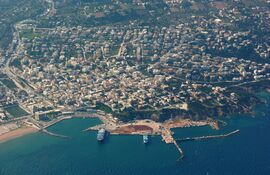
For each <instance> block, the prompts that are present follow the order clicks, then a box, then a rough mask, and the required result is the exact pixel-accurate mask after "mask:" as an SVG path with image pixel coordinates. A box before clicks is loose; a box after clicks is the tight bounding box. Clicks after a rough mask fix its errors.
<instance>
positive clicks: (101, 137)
mask: <svg viewBox="0 0 270 175" xmlns="http://www.w3.org/2000/svg"><path fill="white" fill-rule="evenodd" d="M105 133H106V130H105V129H103V128H102V129H100V130H98V133H97V140H98V141H103V140H104V137H105Z"/></svg>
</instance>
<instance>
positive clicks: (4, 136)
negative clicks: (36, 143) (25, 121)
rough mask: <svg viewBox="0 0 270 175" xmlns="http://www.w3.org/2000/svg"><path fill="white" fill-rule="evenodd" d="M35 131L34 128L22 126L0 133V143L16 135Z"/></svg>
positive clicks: (19, 135)
mask: <svg viewBox="0 0 270 175" xmlns="http://www.w3.org/2000/svg"><path fill="white" fill-rule="evenodd" d="M37 131H38V130H37V129H36V128H32V127H27V126H24V127H21V128H18V129H15V130H13V131H10V132H7V133H4V134H2V135H0V143H3V142H5V141H8V140H11V139H14V138H17V137H21V136H23V135H26V134H30V133H34V132H37Z"/></svg>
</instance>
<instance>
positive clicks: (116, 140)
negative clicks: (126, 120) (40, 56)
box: [0, 94, 270, 175]
mask: <svg viewBox="0 0 270 175" xmlns="http://www.w3.org/2000/svg"><path fill="white" fill-rule="evenodd" d="M261 96H262V97H264V98H266V99H267V100H268V102H270V96H269V95H266V94H261ZM255 111H256V112H257V113H256V115H257V117H256V118H252V117H249V116H240V117H239V116H238V117H236V118H233V119H230V120H227V122H228V125H227V126H224V127H222V128H221V130H219V131H214V130H212V129H210V128H209V127H193V128H185V129H175V130H174V132H175V135H174V137H175V138H181V137H186V136H201V135H211V134H220V133H226V132H229V131H233V130H235V129H240V130H241V131H240V133H238V134H236V135H233V136H231V137H227V138H221V139H212V140H204V141H190V142H182V143H180V146H181V147H182V149H183V150H184V152H185V158H184V159H183V160H182V161H180V162H177V161H176V160H177V159H178V157H179V153H178V151H177V149H176V148H175V147H174V145H167V144H165V143H164V142H162V141H161V137H159V136H154V137H151V139H150V140H151V141H150V143H149V144H148V145H144V144H143V141H142V137H141V136H110V137H108V139H106V141H105V143H104V144H100V143H98V142H97V141H96V133H95V132H83V131H82V130H84V129H85V128H87V127H89V126H93V125H96V124H98V123H100V121H99V120H98V119H71V120H66V121H63V122H60V123H58V124H56V125H54V126H52V127H51V128H49V130H50V131H53V132H55V133H59V134H64V135H67V136H70V139H63V138H56V137H52V136H48V135H46V134H43V133H34V134H30V135H27V136H24V137H21V138H17V139H14V140H10V141H8V142H5V143H2V144H0V175H193V174H194V175H234V174H235V175H269V174H270V151H269V150H270V134H269V133H270V109H269V106H267V105H260V106H257V107H256V108H255Z"/></svg>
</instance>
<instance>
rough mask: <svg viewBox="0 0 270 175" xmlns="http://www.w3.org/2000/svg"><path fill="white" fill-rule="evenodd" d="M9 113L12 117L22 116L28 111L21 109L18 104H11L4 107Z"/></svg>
mask: <svg viewBox="0 0 270 175" xmlns="http://www.w3.org/2000/svg"><path fill="white" fill-rule="evenodd" d="M4 109H5V110H6V111H7V112H8V113H9V114H10V115H12V116H13V117H14V118H18V117H23V116H26V115H28V113H27V112H26V111H25V110H23V109H22V108H21V107H20V106H19V105H13V106H9V107H6V108H4Z"/></svg>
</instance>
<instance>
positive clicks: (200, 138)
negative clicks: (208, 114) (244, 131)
mask: <svg viewBox="0 0 270 175" xmlns="http://www.w3.org/2000/svg"><path fill="white" fill-rule="evenodd" d="M238 132H240V130H239V129H237V130H235V131H232V132H230V133H228V134H221V135H213V136H200V137H186V138H181V139H175V140H176V141H181V142H183V141H192V140H202V139H214V138H223V137H228V136H231V135H233V134H236V133H238Z"/></svg>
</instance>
